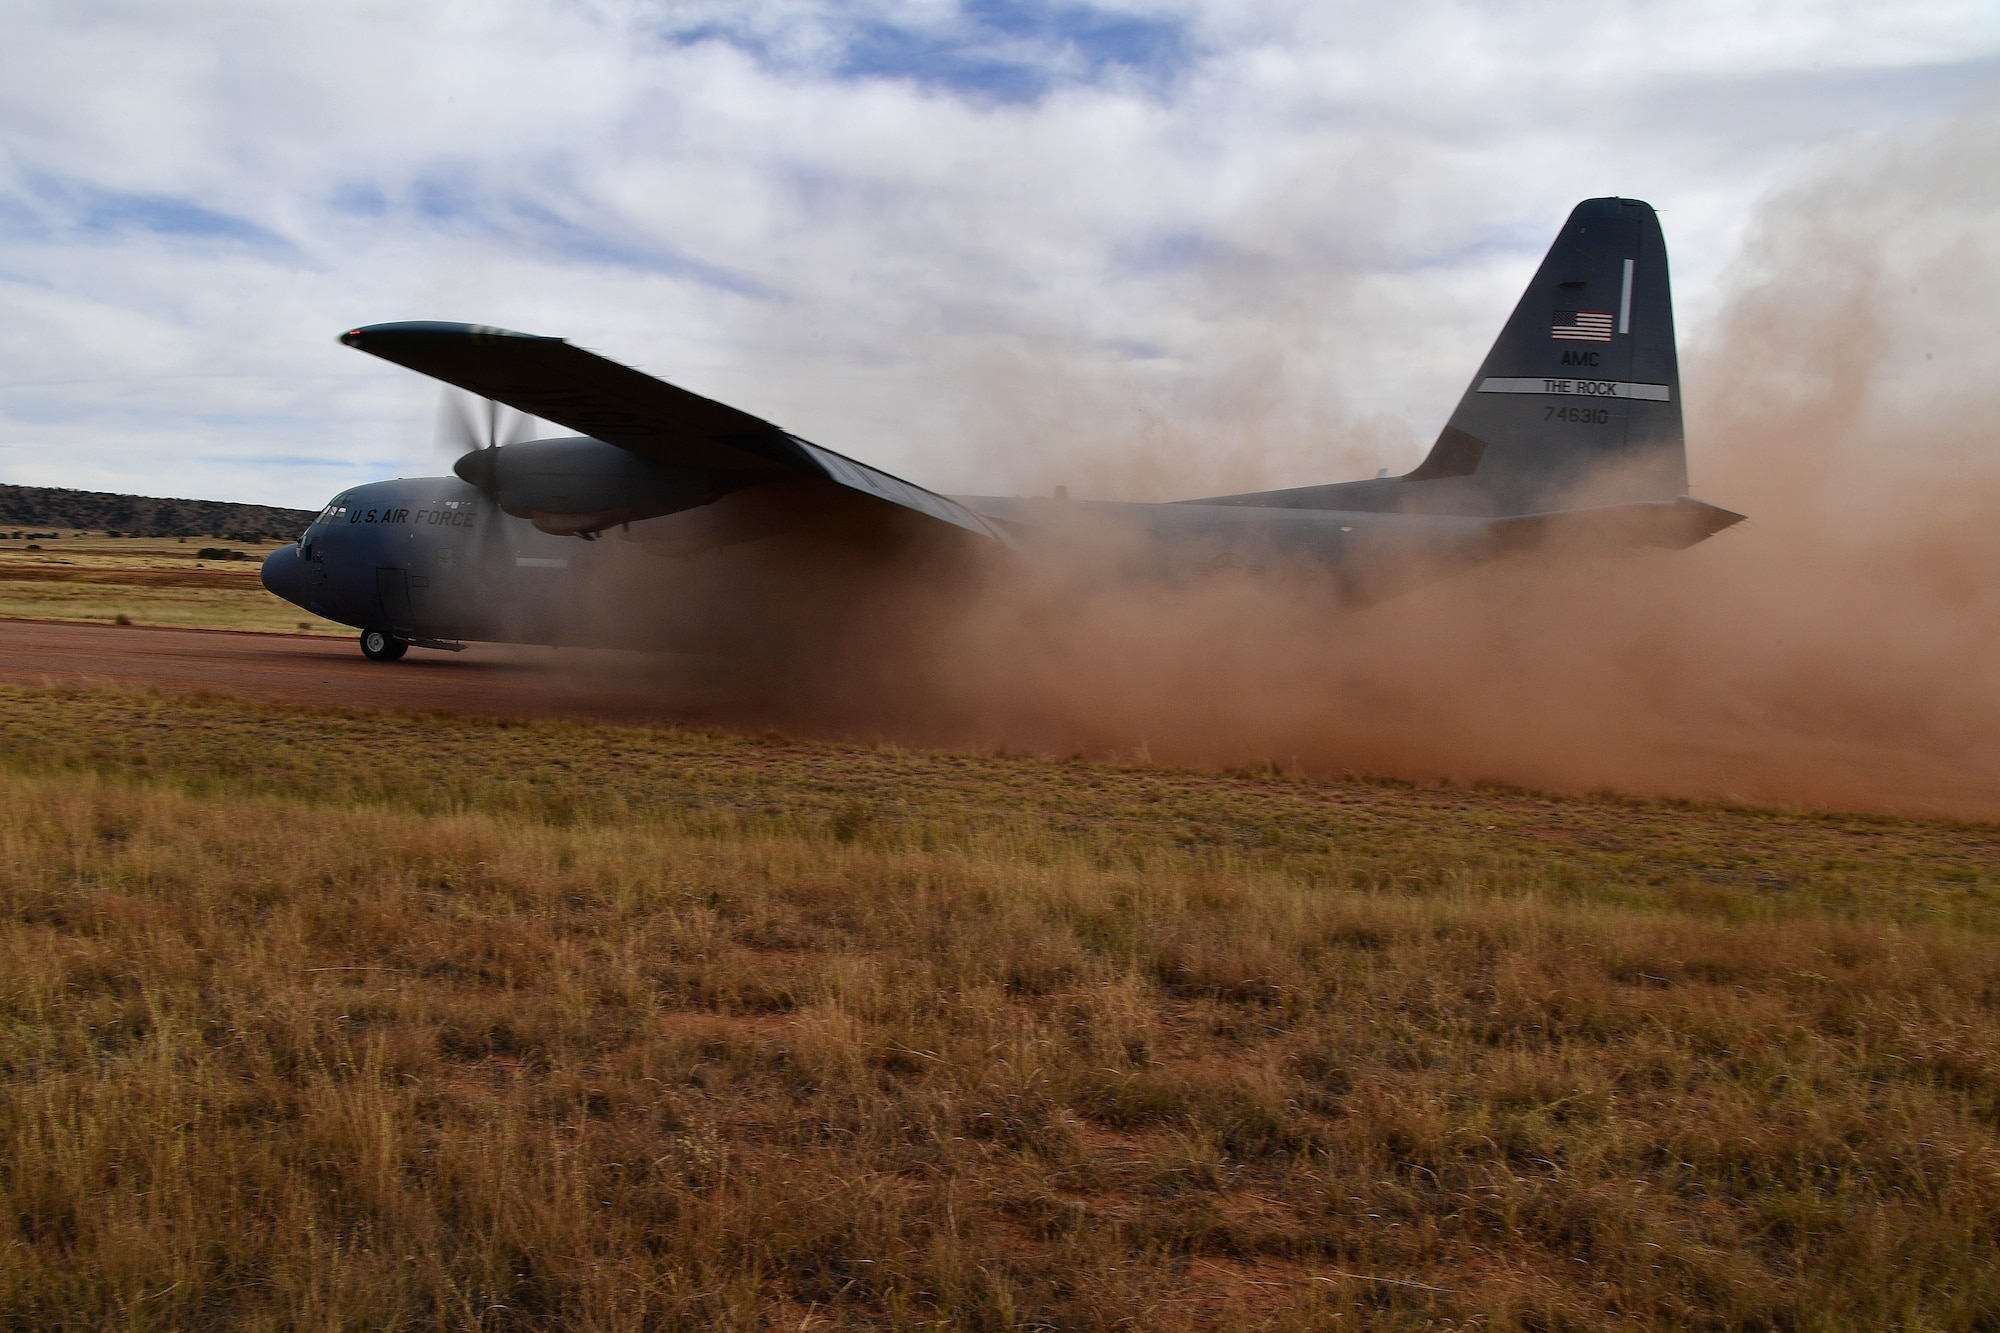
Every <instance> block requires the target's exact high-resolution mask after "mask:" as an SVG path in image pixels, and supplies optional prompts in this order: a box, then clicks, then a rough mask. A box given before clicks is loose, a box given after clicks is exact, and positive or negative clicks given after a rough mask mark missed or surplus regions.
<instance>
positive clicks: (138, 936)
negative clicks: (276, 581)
mask: <svg viewBox="0 0 2000 1333" xmlns="http://www.w3.org/2000/svg"><path fill="white" fill-rule="evenodd" d="M0 844H3V845H4V855H3V856H0V904H4V914H3V915H0V922H4V925H0V1080H4V1088H5V1097H4V1100H3V1101H0V1199H4V1211H0V1324H4V1325H6V1326H7V1327H13V1328H46V1327H58V1326H65V1325H67V1326H76V1327H113V1326H115V1327H119V1328H131V1329H146V1328H186V1327H217V1326H234V1327H245V1328H265V1327H270V1328H279V1327H285V1328H290V1327H313V1328H333V1327H356V1328H492V1329H501V1328H529V1327H564V1328H577V1329H607V1330H608V1329H626V1328H631V1329H637V1328H689V1329H693V1328H710V1327H719V1328H742V1329H749V1328H762V1327H769V1328H787V1329H802V1328H837V1327H871V1328H873V1327H891V1328H946V1327H948V1328H981V1329H1013V1328H1076V1329H1111V1328H1142V1329H1178V1328H1195V1327H1231V1328H1251V1327H1270V1328H1286V1329H1291V1328H1297V1329H1303V1328H1329V1329H1356V1328H1419V1327H1478V1328H1486V1329H1537V1330H1554V1329H1583V1328H1598V1327H1606V1326H1614V1325H1615V1326H1620V1327H1626V1326H1630V1327H1639V1328H1709V1329H1738V1328H1741V1329H1771V1330H1778V1329H1785V1330H1808V1329H1836V1328H1892V1327H1895V1328H1911V1329H1993V1328H1996V1327H2000V1264H1996V1262H1995V1255H1996V1254H2000V950H1996V947H1995V942H1996V933H1995V932H1996V927H2000V829H1995V828H1993V827H1989V826H1977V825H1952V824H1945V823H1917V822H1905V821H1897V820H1889V819H1875V818H1860V817H1852V818H1850V817H1832V816H1824V815H1806V814H1797V813H1786V812H1777V811H1760V810H1743V809H1732V808H1721V807H1705V806H1690V805H1676V804H1666V803H1641V802H1632V801H1624V800H1618V799H1614V798H1600V799H1557V798H1551V797H1544V796H1539V795H1535V794H1531V793H1524V792H1519V791H1512V790H1487V789H1473V790H1468V789H1459V788H1441V787H1440V788H1428V787H1408V786H1398V785H1391V784H1380V783H1369V782H1360V781H1355V782H1325V781H1309V780H1305V779H1299V778H1293V777H1288V776H1285V775H1282V774H1277V773H1242V774H1226V775H1215V774H1190V773H1184V772H1174V771H1168V770H1162V769H1156V768H1151V767H1146V766H1131V767H1118V766H1107V765H1101V764H1085V763H1080V762H1068V761H1062V760H1058V759H1051V758H1041V757H1031V756H967V755H941V754H917V753H908V752H902V751H896V750H888V749H865V748H853V747H840V746H835V745H826V744H803V743H795V742H788V741H785V740H782V739H778V738H762V739H760V738H751V737H735V736H719V735H708V734H700V733H691V732H683V731H660V730H647V729H638V728H619V727H606V726H589V725H581V724H572V723H554V722H551V723H533V724H505V723H488V722H473V721H465V720H460V719H450V718H413V717H404V716H393V715H362V714H345V713H338V712H313V711H307V710H302V709H293V708H285V707H279V706H266V705H253V704H245V703H238V702H233V701H226V700H219V699H199V698H198V699H192V700H189V699H178V700H176V699H166V698H158V697H151V696H146V695H138V694H121V693H112V692H97V693H87V692H86V693H65V692H57V691H31V690H0Z"/></svg>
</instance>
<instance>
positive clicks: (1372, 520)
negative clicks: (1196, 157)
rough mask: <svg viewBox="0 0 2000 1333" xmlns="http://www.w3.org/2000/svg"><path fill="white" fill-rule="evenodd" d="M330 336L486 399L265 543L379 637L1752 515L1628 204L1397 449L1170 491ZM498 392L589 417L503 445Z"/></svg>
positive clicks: (763, 608)
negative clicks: (1063, 481)
mask: <svg viewBox="0 0 2000 1333" xmlns="http://www.w3.org/2000/svg"><path fill="white" fill-rule="evenodd" d="M341 341H342V342H344V343H346V344H347V345H348V346H350V347H358V348H360V349H361V350H362V351H364V352H368V353H371V354H373V355H375V356H379V357H382V358H383V359H384V360H388V361H394V362H396V363H397V364H399V365H403V366H407V367H409V368H410V369H412V370H418V371H422V372H423V373H424V374H427V375H430V376H433V377H434V378H436V379H439V380H442V381H444V382H445V383H446V384H450V385H454V386H456V387H458V388H460V389H463V390H466V391H468V392H470V393H473V394H477V395H479V396H481V397H483V398H485V399H487V400H488V404H489V410H490V413H491V414H492V415H489V423H490V424H489V432H488V439H487V441H486V442H485V445H484V447H475V448H473V449H472V450H471V451H470V452H468V453H466V454H465V455H464V456H463V457H461V458H460V459H458V461H457V462H456V463H455V464H454V465H453V468H452V471H453V472H454V473H455V474H456V475H455V476H452V477H426V478H418V479H413V480H400V481H385V482H377V483H374V484H371V485H366V486H357V487H355V488H354V489H352V490H349V491H345V492H343V493H342V494H340V495H338V496H336V497H334V499H333V500H332V501H331V502H330V503H328V505H327V506H326V508H325V509H324V510H323V511H322V512H321V513H320V514H319V516H318V517H317V518H315V519H314V520H313V522H312V524H311V525H310V526H309V527H307V529H306V530H305V533H304V534H303V535H302V536H301V537H300V538H299V540H298V542H297V543H296V544H295V545H292V546H286V547H281V548H279V549H278V550H277V551H274V552H273V553H272V554H271V555H270V556H269V557H268V558H267V559H266V560H265V561H264V566H263V579H264V586H265V587H267V588H269V589H270V590H271V591H272V592H274V593H276V594H277V595H278V596H280V597H283V598H285V599H286V600H288V601H291V602H295V603H297V604H298V605H300V606H302V607H305V608H306V609H307V610H309V611H312V612H314V613H316V614H318V615H321V616H325V617H327V618H328V619H331V620H335V621H340V622H342V623H345V624H349V625H353V626H355V627H356V628H358V629H360V630H361V650H362V652H363V653H364V654H366V655H367V656H368V657H369V658H371V659H374V660H378V661H388V660H394V659H396V658H399V657H401V656H402V655H403V654H404V652H405V650H406V649H407V648H408V646H410V645H412V644H415V645H418V646H421V647H426V648H445V649H456V648H459V647H462V646H463V642H464V641H466V640H479V641H489V642H511V643H540V644H562V645H575V646H593V647H621V648H680V647H688V646H691V645H692V644H693V643H695V642H703V643H706V644H707V645H708V646H714V645H716V644H722V645H725V646H726V645H727V644H728V643H729V642H731V641H732V638H733V636H732V632H731V630H732V627H734V628H735V629H737V630H741V629H743V628H744V627H746V626H754V625H755V623H756V622H757V621H758V619H759V618H760V617H762V616H765V615H766V614H767V613H772V609H773V608H774V607H775V606H776V605H777V604H778V603H779V602H781V601H784V600H785V598H784V597H783V596H781V595H779V594H778V593H777V592H775V591H774V589H777V588H779V587H781V586H782V585H784V584H785V583H786V582H787V579H788V578H789V579H790V580H791V582H792V584H793V591H794V592H796V591H797V590H798V588H799V587H807V588H811V589H814V591H811V592H809V593H808V594H807V596H806V599H805V600H807V601H813V600H814V599H815V598H817V599H818V600H820V601H822V602H824V601H826V600H828V599H832V600H838V598H839V596H840V595H841V594H840V593H839V592H838V591H837V590H833V589H831V588H830V587H829V585H828V584H826V583H825V582H823V581H817V580H820V579H821V576H822V574H823V573H824V571H825V570H827V569H829V568H832V567H835V566H843V567H846V568H850V569H851V568H856V567H866V566H867V565H868V564H870V562H873V563H875V564H876V565H882V564H884V563H887V564H891V565H895V564H900V563H903V562H908V561H910V560H912V559H913V558H915V557H916V556H917V555H920V554H921V553H923V552H925V551H932V552H935V551H936V550H937V549H938V548H939V547H944V548H951V547H954V546H957V547H965V546H970V547H973V548H976V549H977V548H983V549H988V550H993V551H1005V550H1009V549H1018V548H1024V547H1032V546H1034V545H1035V544H1036V543H1037V541H1038V539H1041V540H1051V541H1053V540H1059V539H1060V538H1061V535H1062V534H1065V533H1067V534H1070V535H1071V536H1073V535H1074V534H1075V533H1076V532H1077V531H1078V530H1079V528H1083V529H1088V530H1096V531H1102V530H1115V531H1117V532H1119V533H1121V534H1122V538H1123V540H1122V542H1121V545H1120V546H1119V551H1120V556H1119V558H1120V560H1121V561H1122V562H1124V563H1126V564H1128V565H1129V564H1133V563H1136V564H1137V565H1138V566H1139V567H1141V568H1144V569H1146V570H1148V571H1150V572H1152V573H1156V574H1159V575H1163V576H1166V577H1169V578H1171V577H1175V576H1177V575H1185V574H1186V573H1188V572H1190V571H1213V570H1217V569H1226V568H1231V567H1242V566H1247V567H1252V568H1258V569H1266V568H1273V567H1303V568H1305V569H1309V570H1313V569H1316V570H1320V571H1324V572H1326V573H1329V574H1330V575H1331V576H1332V577H1333V578H1335V579H1336V580H1338V581H1339V582H1340V583H1341V585H1342V586H1343V587H1344V588H1346V589H1347V590H1349V591H1350V592H1352V593H1353V594H1355V595H1356V596H1358V597H1366V596H1369V595H1372V594H1376V593H1379V592H1382V591H1388V590H1393V589H1394V588H1397V587H1401V586H1406V585H1407V584H1409V583H1411V582H1414V581H1416V580H1418V579H1422V578H1428V577H1434V576H1437V575H1439V574H1442V573H1445V572H1448V571H1450V570H1454V569H1460V568H1463V567H1465V566H1467V565H1470V564H1473V563H1476V562H1479V561H1481V560H1485V559H1490V558H1493V557H1496V556H1498V555H1502V554H1505V553H1508V552H1511V551H1516V550H1519V549H1522V548H1523V547H1529V546H1534V545H1537V544H1539V543H1541V542H1543V541H1546V540H1550V539H1572V538H1582V539H1584V540H1585V541H1587V542H1588V543H1589V544H1591V545H1593V546H1598V547H1601V546H1606V545H1609V546H1623V547H1637V546H1656V547H1668V548H1673V549H1679V548H1683V547H1687V546H1691V545H1693V544H1694V543H1696V542H1699V541H1701V540H1703V539H1705V538H1707V537H1709V536H1711V535H1713V534H1715V533H1717V532H1719V531H1721V530H1722V529H1723V528H1726V527H1728V526H1729V525H1731V524H1733V523H1736V522H1738V521H1740V519H1741V517H1742V516H1741V515H1739V514H1735V513H1731V512H1730V511H1728V510H1726V509H1719V508H1717V507H1715V506H1713V505H1709V504H1704V503H1702V502H1701V501H1699V500H1696V499H1693V498H1692V497H1691V496H1689V495H1688V493H1687V490H1688V484H1687V455H1686V448H1685V441H1684V436H1683V433H1682V428H1681V401H1680V396H1681V391H1680V373H1679V368H1678V361H1677V357H1676V352H1675V346H1674V323H1673V308H1672V302H1671V297H1670V295H1669V290H1668V282H1667V251H1666V244H1665V241H1664V240H1663V238H1662V237H1661V234H1660V224H1659V219H1658V217H1657V215H1656V214H1655V213H1654V212H1653V209H1652V208H1651V207H1650V206H1649V205H1647V204H1644V203H1641V202H1639V201H1638V200H1634V199H1615V198H1614V199H1588V200H1585V201H1584V202H1583V203H1581V204H1578V205H1577V206H1576V208H1575V210H1574V211H1572V212H1571V214H1570V216H1569V220H1568V221H1567V222H1566V223H1565V224H1564V225H1563V229H1562V232H1561V234H1560V235H1558V236H1557V238H1556V241H1555V244H1554V245H1553V246H1552V247H1551V248H1550V250H1549V253H1548V255H1547V257H1546V258H1545V259H1543V261H1542V265H1541V268H1540V269H1539V270H1537V271H1536V273H1535V277H1534V280H1533V281H1532V282H1530V283H1529V284H1528V289H1527V291H1526V293H1525V294H1523V295H1522V297H1521V300H1520V303H1519V304H1518V305H1516V306H1515V307H1514V313H1513V316H1512V317H1511V318H1510V319H1508V321H1507V324H1506V327H1505V328H1503V329H1502V330H1501V332H1500V337H1499V339H1498V341H1496V342H1495V343H1494V344H1493V349H1492V350H1491V351H1490V352H1488V353H1487V356H1486V360H1485V363H1484V364H1483V365H1481V366H1480V368H1479V373H1478V374H1477V375H1476V376H1475V377H1474V378H1473V381H1472V384H1471V386H1470V387H1469V388H1467V390H1466V392H1465V396H1464V397H1463V398H1461V399H1460V400H1459V404H1458V410H1457V411H1455V412H1453V413H1452V416H1451V420H1450V423H1449V424H1448V425H1446V426H1445V428H1444V431H1443V433H1441V434H1440V435H1439V436H1438V439H1437V442H1436V444H1435V445H1433V446H1432V448H1431V451H1430V454H1429V456H1428V457H1426V458H1425V459H1424V461H1423V462H1422V464H1420V465H1419V466H1418V467H1417V468H1416V469H1415V470H1414V471H1412V472H1409V473H1406V474H1405V475H1403V476H1400V477H1383V476H1377V477H1375V478H1371V479H1368V480H1363V481H1350V482H1342V483H1338V484H1334V485H1322V486H1306V487H1301V488H1298V489H1293V490H1281V491H1262V492H1257V493H1255V494H1247V495H1224V496H1216V497H1212V498H1208V499H1199V500H1184V501H1179V502H1175V503H1168V504H1130V503H1108V502H1097V501H1080V500H1079V501H1067V500H1049V499H1019V498H1016V499H1000V498H992V497H983V496H944V495H938V494H935V493H933V492H931V491H927V490H924V489H922V488H921V487H918V486H915V485H912V484H910V483H909V482H906V481H902V480H899V479H898V478H895V477H892V476H889V475H888V474H887V473H884V472H880V471H878V470H876V469H874V468H872V467H869V466H867V465H866V464H864V463H860V462H857V461H855V460H854V459H851V458H847V457H844V456H843V455H840V454H837V453H834V452H832V451H831V450H828V449H823V448H821V447H819V446H818V445H815V444H811V443H808V442H807V441H805V440H803V439H800V438H799V437H798V436H796V435H793V434H791V433H790V432H788V431H785V430H783V429H781V428H780V427H778V426H775V425H773V424H771V423H770V422H768V421H763V420H760V419H759V418H757V417H754V416H751V415H750V414H749V413H747V412H742V411H739V410H737V409H736V408H733V407H728V406H725V405H723V404H721V403H718V402H714V401H712V400H710V399H707V398H703V397H700V396H699V395H697V394H693V393H690V392H688V391H687V390H685V389H680V388H676V387H674V386H673V385H670V384H666V383H663V382H662V381H660V380H656V379H653V378H652V377H650V376H648V375H644V374H642V373H640V372H639V371H636V370H632V369H630V368H628V367H625V366H622V365H618V364H616V363H615V362H612V361H608V360H606V359H604V358H602V357H599V356H596V355H594V354H592V353H590V352H587V351H584V350H583V349H581V348H578V347H574V346H572V345H571V344H569V343H567V342H565V341H563V340H562V339H560V338H543V337H534V336H531V335H528V334H522V333H512V332H508V331H507V330H504V329H494V328H484V327H480V326H477V325H470V324H439V323H405V324H377V325H372V326H369V327H366V328H358V329H354V330H352V331H350V332H348V333H346V334H343V335H342V336H341ZM495 403H501V404H506V405H507V406H509V407H511V408H513V409H515V410H516V411H518V412H520V413H523V414H525V415H526V416H529V417H536V418H540V419H542V420H545V421H551V422H555V423H557V424H558V425H561V426H566V427H568V428H569V429H571V430H573V431H577V432H579V434H577V435H574V436H568V437H564V438H560V439H542V440H531V441H523V442H516V443H503V442H500V441H499V440H498V439H497V438H494V437H495V436H497V434H498V432H497V430H494V429H492V428H491V423H494V422H495V421H496V420H497V408H492V406H491V405H492V404H495ZM600 536H610V537H612V538H614V540H608V541H598V540H595V539H596V538H598V537H600ZM704 588H706V589H707V590H708V591H707V592H706V593H703V591H702V589H704ZM734 641H736V642H742V641H743V639H742V638H741V636H740V635H738V636H734ZM725 650H726V648H725Z"/></svg>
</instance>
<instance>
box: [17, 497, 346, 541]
mask: <svg viewBox="0 0 2000 1333" xmlns="http://www.w3.org/2000/svg"><path fill="white" fill-rule="evenodd" d="M312 517H313V511H312V510H309V509H275V508H273V507H271V506H270V505H240V504H231V503H229V502H228V501H226V500H162V499H155V498H154V497H152V496H150V495H114V494H112V493H110V492H108V491H71V490H64V489H61V488H58V487H53V486H5V485H0V526H4V527H7V528H61V529H65V530H67V529H71V528H75V529H80V530H83V531H86V532H117V533H136V534H138V535H140V536H145V537H208V536H216V537H233V538H236V539H238V540H244V541H247V540H249V539H250V538H252V537H287V538H289V537H296V536H298V535H299V533H300V531H301V530H303V529H304V527H305V525H306V524H308V523H310V522H311V521H312Z"/></svg>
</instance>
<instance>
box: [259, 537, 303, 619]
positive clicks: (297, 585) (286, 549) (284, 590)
mask: <svg viewBox="0 0 2000 1333" xmlns="http://www.w3.org/2000/svg"><path fill="white" fill-rule="evenodd" d="M258 575H259V577H261V578H262V579H263V580H264V587H265V588H266V589H268V590H269V591H270V592H271V593H272V595H274V596H277V597H282V598H284V599H285V600H286V601H288V602H290V603H292V604H293V605H294V606H304V605H305V604H306V570H305V561H303V560H301V559H299V548H298V547H297V546H296V545H293V546H280V547H279V548H278V549H277V550H275V551H273V552H271V554H269V555H267V556H265V557H264V563H263V565H262V566H260V567H259V569H258Z"/></svg>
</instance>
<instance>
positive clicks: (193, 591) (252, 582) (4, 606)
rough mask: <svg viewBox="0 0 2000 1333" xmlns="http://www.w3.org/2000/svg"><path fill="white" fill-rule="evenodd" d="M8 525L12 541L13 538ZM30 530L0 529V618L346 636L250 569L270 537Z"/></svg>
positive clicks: (265, 550)
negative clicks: (225, 556)
mask: <svg viewBox="0 0 2000 1333" xmlns="http://www.w3.org/2000/svg"><path fill="white" fill-rule="evenodd" d="M17 530H18V531H21V532H22V536H20V537H18V538H17V537H14V536H13V535H12V533H13V532H15V531H17ZM29 531H30V530H21V529H13V528H10V529H8V530H7V532H6V533H5V534H0V617H28V618H32V619H38V620H83V621H98V622H100V623H101V622H112V623H130V624H134V625H170V626H174V627H176V628H200V629H234V630H261V631H264V632H267V633H292V634H296V633H301V632H305V633H315V634H341V635H346V634H351V633H353V631H352V630H350V629H349V628H348V627H347V626H345V625H337V624H335V623H333V622H332V621H330V620H323V619H321V618H320V617H318V616H315V615H312V614H311V613H309V612H306V611H302V610H300V609H299V608H298V607H296V606H291V605H289V604H287V603H285V602H281V601H279V600H278V599H277V598H275V597H273V596H271V594H269V593H268V592H265V591H264V585H263V584H262V583H261V582H259V581H258V577H257V566H258V562H260V561H261V560H262V559H263V558H264V556H265V555H266V554H268V553H269V552H270V550H271V549H272V543H270V542H264V543H261V544H246V543H244V542H241V541H236V540H227V539H224V538H221V537H107V536H105V535H104V534H103V533H101V532H99V533H79V532H75V531H64V532H62V533H61V534H59V535H57V536H55V537H42V538H41V539H40V540H34V539H32V538H31V537H30V535H29ZM31 548H39V549H31ZM204 549H220V550H232V551H239V552H241V553H242V555H243V556H245V557H246V558H245V559H241V560H221V561H218V560H213V559H210V560H204V559H202V558H200V552H201V551H202V550H204ZM121 616H123V617H124V620H123V621H120V620H119V617H121Z"/></svg>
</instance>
